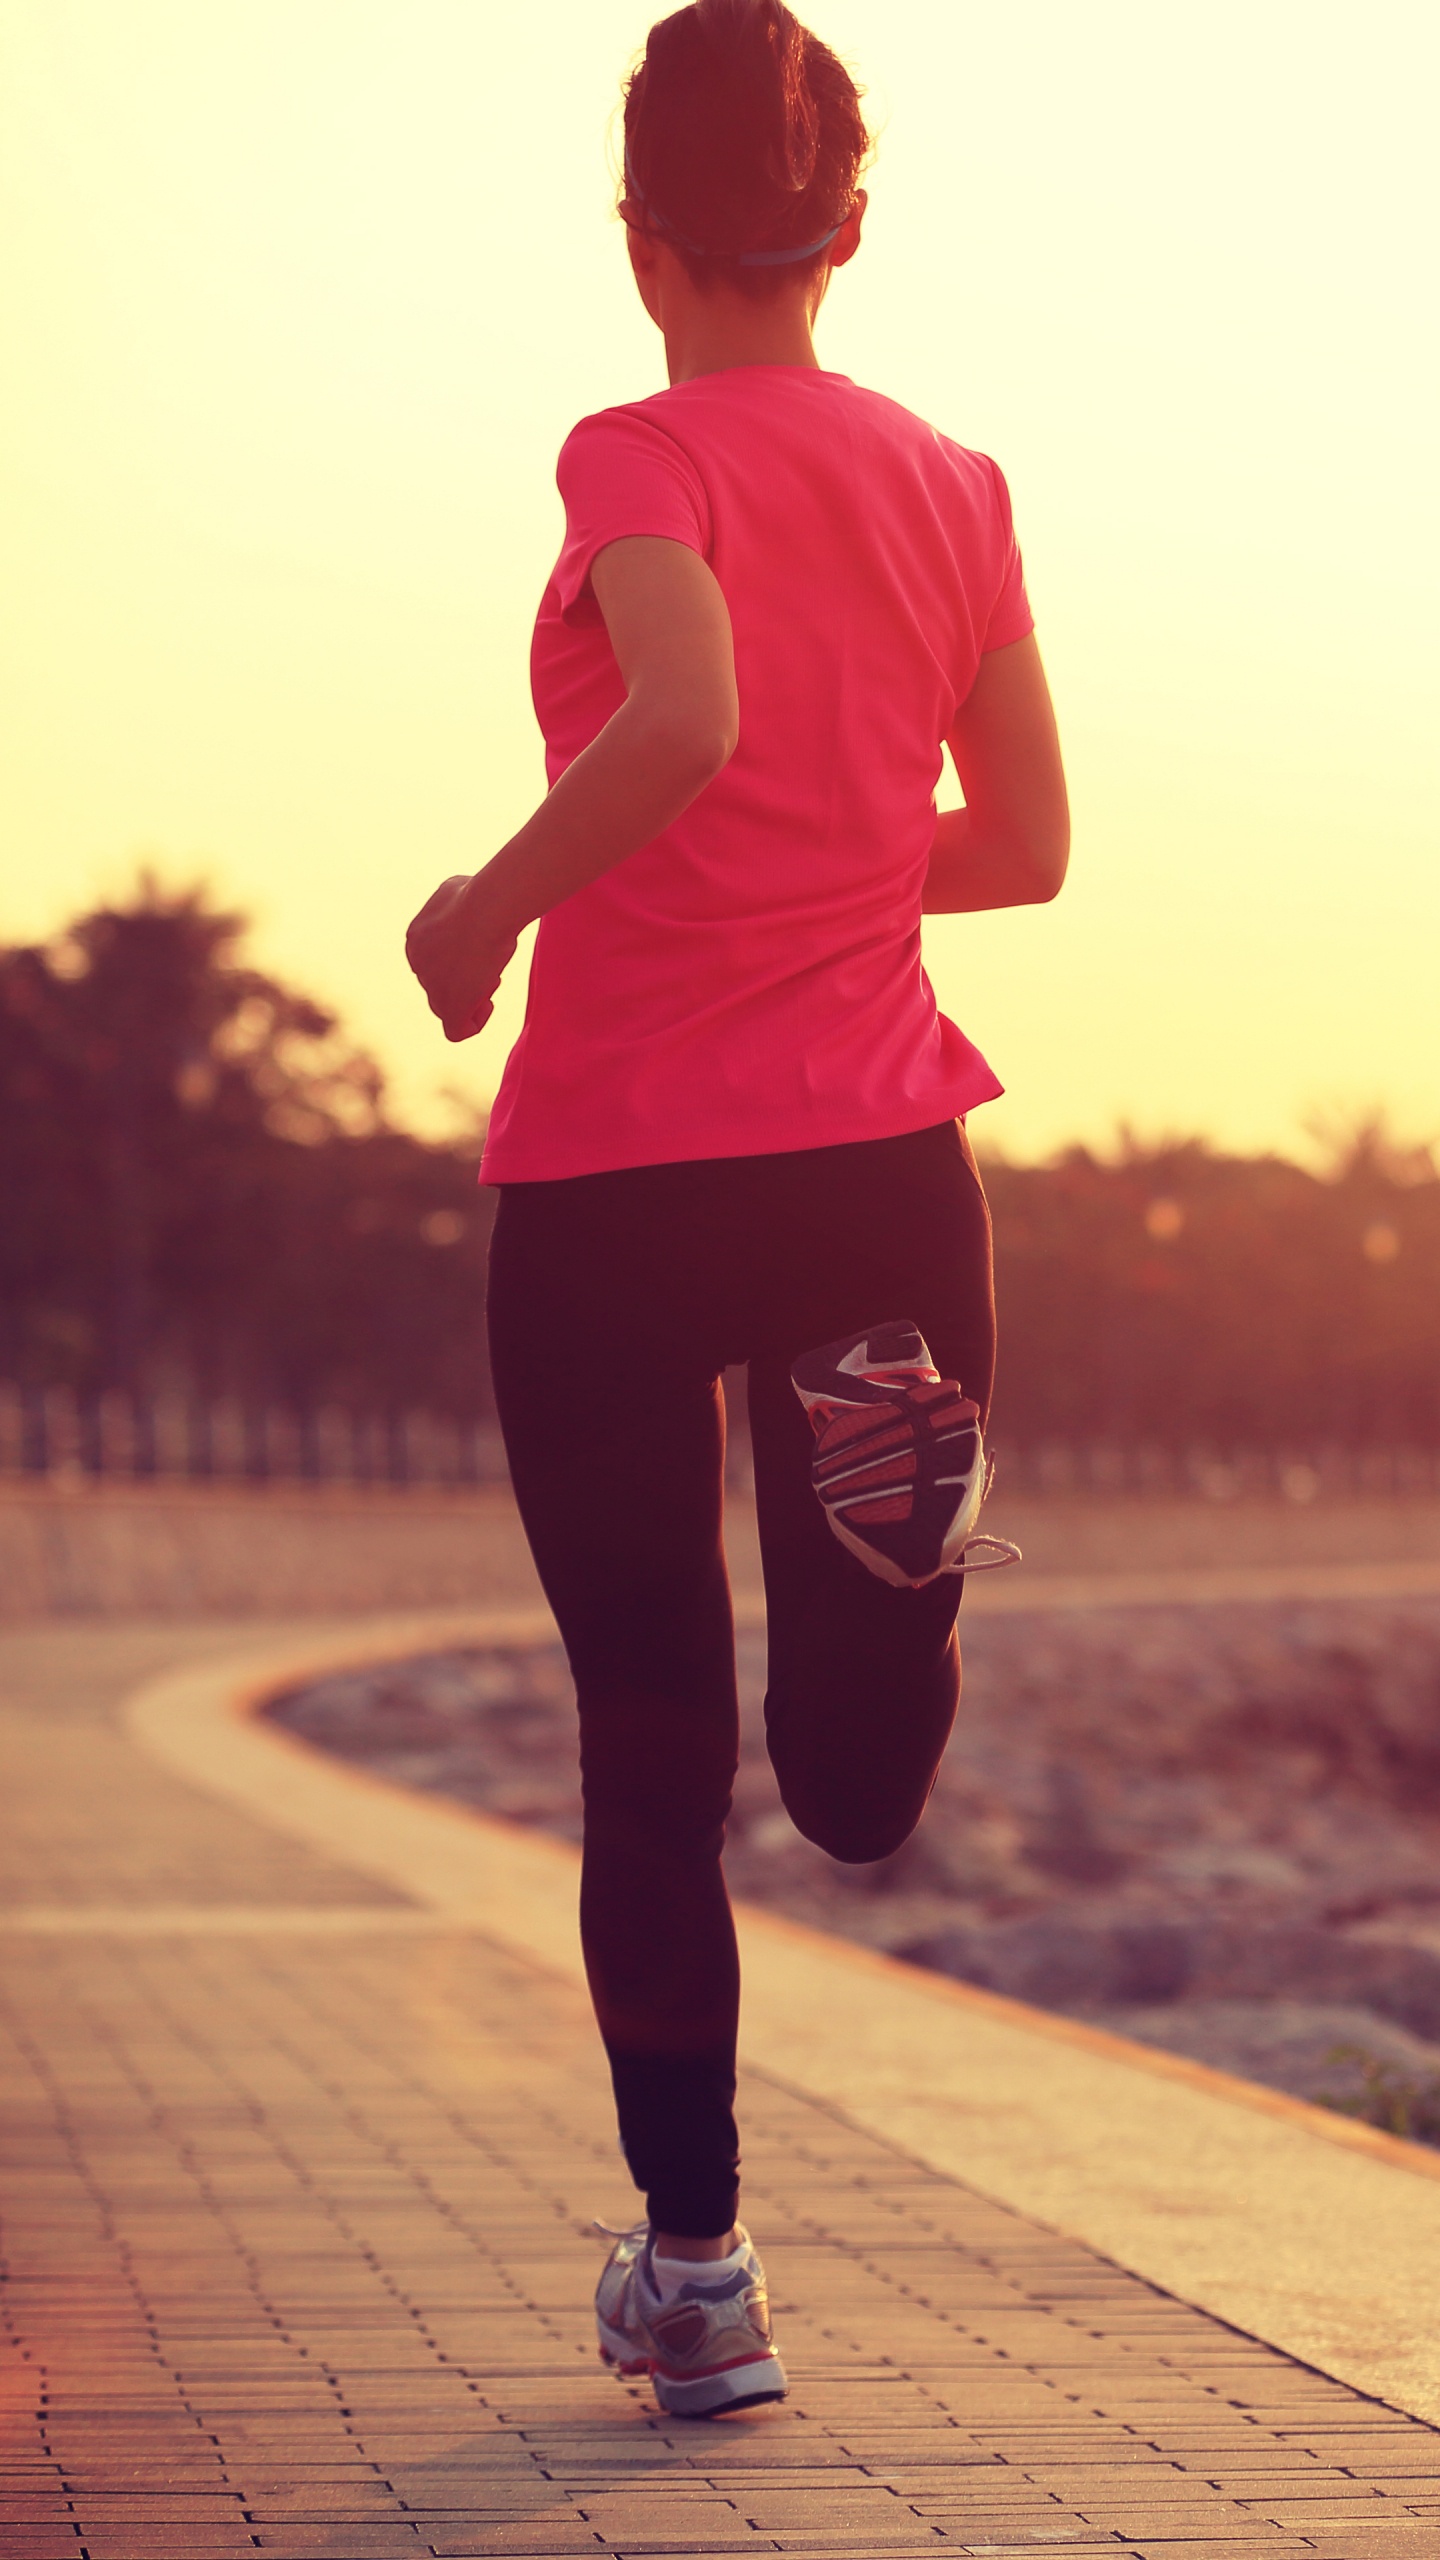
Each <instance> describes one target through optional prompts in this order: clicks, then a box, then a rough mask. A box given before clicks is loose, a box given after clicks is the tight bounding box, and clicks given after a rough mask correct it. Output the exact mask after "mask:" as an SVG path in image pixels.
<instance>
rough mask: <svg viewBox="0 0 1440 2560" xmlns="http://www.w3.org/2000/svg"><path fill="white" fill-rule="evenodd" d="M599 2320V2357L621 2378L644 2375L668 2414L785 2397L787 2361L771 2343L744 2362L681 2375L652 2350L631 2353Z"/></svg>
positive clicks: (710, 2412) (719, 2413)
mask: <svg viewBox="0 0 1440 2560" xmlns="http://www.w3.org/2000/svg"><path fill="white" fill-rule="evenodd" d="M597 2325H598V2327H599V2330H600V2361H601V2363H602V2364H608V2366H609V2367H610V2370H611V2372H612V2373H614V2374H616V2375H617V2376H618V2377H619V2378H620V2380H621V2381H625V2382H633V2381H636V2380H638V2379H640V2378H641V2377H642V2376H647V2375H648V2377H649V2381H650V2387H651V2389H652V2391H653V2392H654V2394H655V2397H656V2399H657V2400H658V2402H659V2403H660V2406H661V2408H662V2409H663V2410H664V2411H665V2413H666V2415H667V2417H671V2418H720V2417H724V2416H725V2415H726V2414H727V2412H728V2411H730V2410H732V2409H755V2408H759V2407H761V2406H762V2405H763V2404H764V2403H765V2402H766V2401H767V2400H783V2399H784V2398H785V2397H786V2395H787V2393H788V2391H789V2389H790V2385H789V2382H788V2380H787V2379H786V2374H785V2367H784V2366H783V2364H782V2363H781V2361H780V2358H779V2357H778V2355H776V2354H775V2352H774V2350H773V2349H772V2350H771V2352H770V2354H769V2355H766V2356H749V2357H747V2358H746V2360H745V2362H744V2363H743V2364H732V2365H722V2366H721V2367H720V2369H719V2370H718V2372H715V2373H697V2374H693V2375H691V2376H689V2377H688V2378H685V2377H682V2376H681V2375H680V2374H671V2373H667V2372H666V2371H665V2369H664V2367H663V2365H658V2364H656V2362H655V2360H654V2358H653V2357H651V2356H639V2357H634V2356H631V2354H630V2352H629V2349H628V2346H627V2345H626V2344H625V2342H624V2341H623V2340H622V2339H621V2338H620V2336H619V2334H618V2332H617V2331H616V2330H614V2329H607V2327H606V2325H605V2323H604V2321H603V2320H602V2321H599V2322H598V2324H597ZM612 2341H613V2343H611V2342H612Z"/></svg>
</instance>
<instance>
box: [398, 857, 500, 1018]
mask: <svg viewBox="0 0 1440 2560" xmlns="http://www.w3.org/2000/svg"><path fill="white" fill-rule="evenodd" d="M483 883H484V874H483V872H476V873H474V874H473V875H467V874H466V873H464V872H457V873H455V875H454V876H453V878H451V879H449V880H442V881H441V883H440V886H439V888H438V889H437V890H436V891H435V893H434V895H433V897H429V898H427V899H426V901H425V904H424V906H423V907H422V908H421V910H420V913H419V914H418V916H416V918H415V920H414V922H413V923H412V925H411V927H410V930H409V932H408V933H407V934H406V936H405V957H406V959H407V960H408V961H409V963H410V966H411V968H412V969H413V970H414V972H415V975H416V977H417V978H418V979H419V981H420V984H421V986H422V987H423V988H424V990H425V995H426V999H427V1001H428V1003H429V1006H430V1010H431V1012H432V1013H434V1014H438V1016H439V1018H440V1023H441V1026H442V1028H443V1030H444V1033H445V1037H446V1039H447V1040H471V1039H473V1038H474V1036H475V1033H476V1032H477V1031H483V1030H484V1027H485V1025H486V1023H487V1022H488V1021H489V1019H490V1016H491V1013H492V1012H493V1010H494V1002H493V999H494V995H495V990H496V988H497V987H498V986H499V984H500V981H501V979H502V977H503V976H504V974H505V969H506V964H507V963H508V962H509V961H510V960H511V959H512V958H513V956H514V951H515V944H516V940H517V936H516V934H515V933H514V932H513V931H512V930H511V929H510V928H509V926H508V925H506V924H504V923H502V922H500V921H499V919H498V918H497V917H495V916H494V915H493V914H492V913H490V912H489V908H490V901H489V900H488V899H487V898H486V896H485V894H484V886H483Z"/></svg>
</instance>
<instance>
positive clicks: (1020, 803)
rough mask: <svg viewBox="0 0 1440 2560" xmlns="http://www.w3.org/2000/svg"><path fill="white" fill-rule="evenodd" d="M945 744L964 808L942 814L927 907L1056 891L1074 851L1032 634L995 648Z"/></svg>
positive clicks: (1013, 902)
mask: <svg viewBox="0 0 1440 2560" xmlns="http://www.w3.org/2000/svg"><path fill="white" fill-rule="evenodd" d="M945 743H946V745H947V746H948V748H949V749H950V753H951V755H952V756H953V757H954V759H955V770H956V772H957V774H958V775H959V777H960V788H961V790H962V791H963V792H964V794H965V806H964V808H963V809H947V810H945V811H944V813H943V814H942V815H941V817H940V818H939V819H938V820H937V821H936V826H935V843H934V846H933V849H932V851H931V855H930V869H929V872H928V873H927V875H926V880H925V895H924V898H923V900H922V906H923V909H924V912H925V914H926V915H941V916H953V915H969V914H973V913H974V912H975V911H976V910H977V909H978V908H981V907H1029V906H1039V905H1041V904H1043V902H1044V901H1045V900H1046V899H1047V898H1053V897H1054V896H1055V895H1056V892H1057V891H1058V889H1059V887H1060V884H1061V882H1062V881H1063V879H1064V877H1065V869H1066V865H1067V863H1068V861H1069V859H1070V809H1069V803H1068V801H1067V800H1066V797H1065V773H1064V768H1063V767H1062V765H1061V762H1060V740H1059V737H1058V735H1057V733H1056V728H1055V713H1054V710H1053V708H1052V705H1051V701H1050V688H1049V686H1048V685H1047V684H1046V682H1045V670H1044V668H1043V667H1042V666H1041V664H1040V652H1039V650H1038V649H1037V648H1036V646H1035V638H1034V634H1033V632H1032V633H1031V634H1030V635H1029V637H1028V638H1026V639H1024V640H1015V641H1012V643H1011V644H1010V646H1009V647H1008V648H1006V649H991V650H987V652H986V654H985V656H984V657H983V658H982V659H981V661H980V672H979V674H978V675H977V676H976V678H975V682H974V684H973V685H972V686H971V688H970V691H969V693H968V694H967V696H966V698H965V700H964V702H963V703H962V704H961V706H960V711H959V713H958V715H957V718H956V721H955V726H954V728H953V729H952V731H951V733H950V735H949V737H948V738H947V739H946V741H945Z"/></svg>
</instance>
